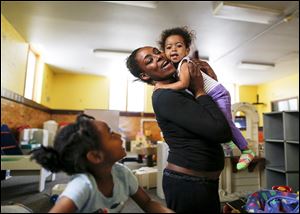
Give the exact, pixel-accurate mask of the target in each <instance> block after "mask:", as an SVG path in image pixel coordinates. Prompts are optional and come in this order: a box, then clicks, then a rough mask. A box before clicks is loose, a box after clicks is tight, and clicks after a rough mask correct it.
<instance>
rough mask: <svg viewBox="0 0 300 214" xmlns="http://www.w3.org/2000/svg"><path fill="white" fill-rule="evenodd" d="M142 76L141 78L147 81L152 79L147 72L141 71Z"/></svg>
mask: <svg viewBox="0 0 300 214" xmlns="http://www.w3.org/2000/svg"><path fill="white" fill-rule="evenodd" d="M140 78H141V79H142V80H145V81H147V80H149V79H150V77H149V76H148V75H147V74H145V73H140Z"/></svg>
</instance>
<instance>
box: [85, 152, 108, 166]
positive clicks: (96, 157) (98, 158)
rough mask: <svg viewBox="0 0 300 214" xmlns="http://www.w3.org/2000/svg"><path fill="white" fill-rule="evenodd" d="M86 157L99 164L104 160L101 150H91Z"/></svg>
mask: <svg viewBox="0 0 300 214" xmlns="http://www.w3.org/2000/svg"><path fill="white" fill-rule="evenodd" d="M86 158H87V159H88V161H89V162H91V163H93V164H98V163H101V162H103V158H104V156H103V153H102V152H101V151H89V152H88V153H87V154H86Z"/></svg>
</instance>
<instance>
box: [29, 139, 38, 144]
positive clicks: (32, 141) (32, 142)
mask: <svg viewBox="0 0 300 214" xmlns="http://www.w3.org/2000/svg"><path fill="white" fill-rule="evenodd" d="M29 144H37V141H36V140H34V139H31V140H30V141H29Z"/></svg>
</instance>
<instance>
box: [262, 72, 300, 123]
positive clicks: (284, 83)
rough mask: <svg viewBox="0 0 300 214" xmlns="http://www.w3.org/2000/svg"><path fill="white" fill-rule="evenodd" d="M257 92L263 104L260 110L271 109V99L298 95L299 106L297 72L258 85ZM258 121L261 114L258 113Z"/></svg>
mask: <svg viewBox="0 0 300 214" xmlns="http://www.w3.org/2000/svg"><path fill="white" fill-rule="evenodd" d="M257 92H258V94H259V95H260V99H261V101H262V102H264V103H265V105H263V106H262V109H261V112H270V111H271V101H276V100H281V99H287V98H292V97H298V108H299V73H298V74H294V75H291V76H288V77H285V78H282V79H279V80H275V81H272V82H269V83H265V84H262V85H259V86H258V87H257ZM260 117H261V118H260V121H263V120H262V114H260Z"/></svg>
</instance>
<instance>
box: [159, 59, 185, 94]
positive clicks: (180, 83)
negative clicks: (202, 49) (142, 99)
mask: <svg viewBox="0 0 300 214" xmlns="http://www.w3.org/2000/svg"><path fill="white" fill-rule="evenodd" d="M189 85H190V73H189V68H188V63H187V62H183V63H182V65H181V67H180V72H179V80H178V81H177V82H174V83H170V84H163V83H160V82H157V83H156V84H155V88H154V90H156V89H158V88H165V89H166V88H169V89H173V90H181V89H187V88H188V87H189Z"/></svg>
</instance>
